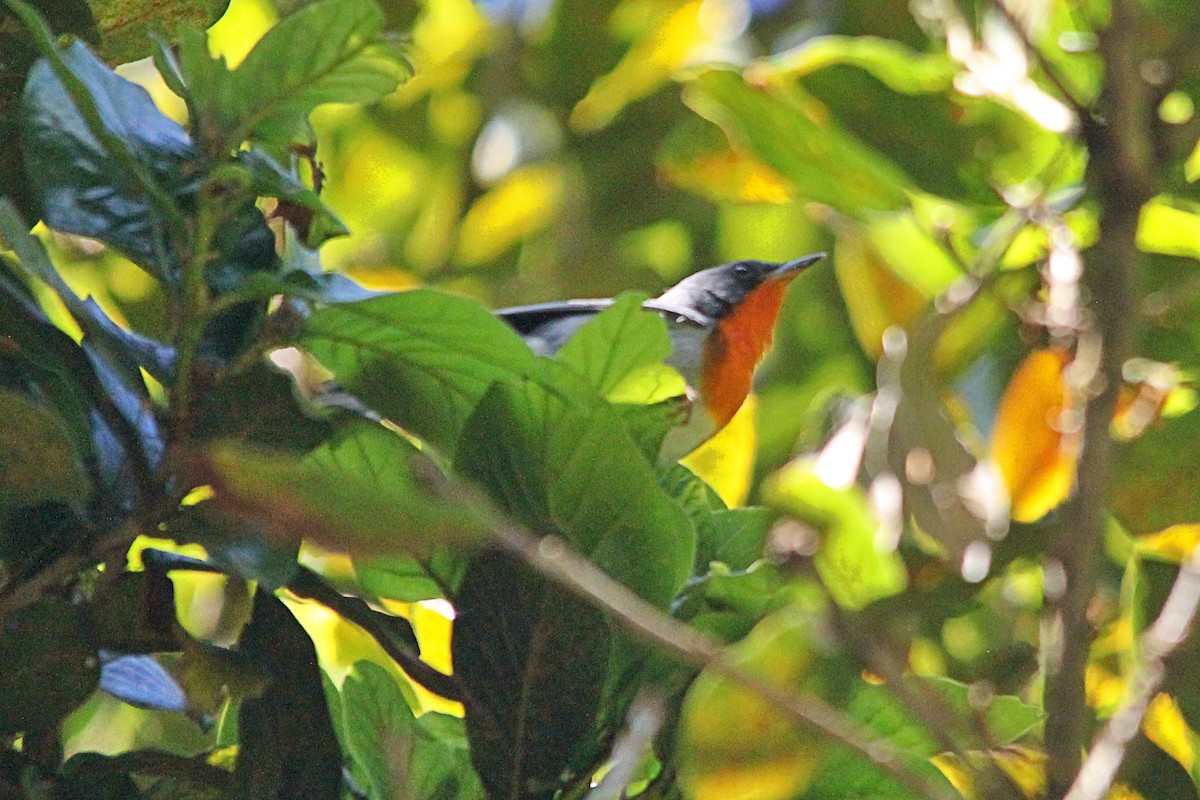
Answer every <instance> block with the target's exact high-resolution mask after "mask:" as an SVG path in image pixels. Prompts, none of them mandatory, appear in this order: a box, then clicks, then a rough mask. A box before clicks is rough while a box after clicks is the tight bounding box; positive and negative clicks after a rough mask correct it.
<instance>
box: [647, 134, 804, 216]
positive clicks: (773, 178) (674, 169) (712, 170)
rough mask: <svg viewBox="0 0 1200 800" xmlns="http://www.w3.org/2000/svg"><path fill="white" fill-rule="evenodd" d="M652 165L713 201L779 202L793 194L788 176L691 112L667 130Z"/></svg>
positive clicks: (789, 198)
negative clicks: (657, 165) (729, 139)
mask: <svg viewBox="0 0 1200 800" xmlns="http://www.w3.org/2000/svg"><path fill="white" fill-rule="evenodd" d="M658 164H659V167H660V168H661V169H662V170H663V172H664V173H665V174H666V176H667V178H668V179H670V181H671V182H672V183H674V184H675V185H676V186H679V187H680V188H683V189H687V190H688V191H691V192H696V193H697V194H700V195H703V196H706V197H710V198H712V199H713V200H725V201H734V202H748V203H785V202H787V201H789V200H791V199H792V198H793V196H794V195H795V189H794V187H793V186H792V183H791V181H789V180H788V179H787V178H784V177H783V176H782V175H780V174H779V173H778V172H776V171H775V170H774V169H772V168H771V167H769V166H767V165H766V164H764V163H763V162H762V161H761V160H759V159H757V158H755V157H754V156H753V155H751V154H750V153H749V152H748V151H746V150H744V149H736V148H734V147H732V146H731V145H730V144H729V141H728V140H727V139H726V138H725V136H723V135H722V134H721V132H720V130H718V129H717V128H716V127H714V126H713V125H711V124H709V123H707V122H705V121H703V120H700V119H698V118H695V117H689V118H688V119H686V120H684V122H683V124H681V125H680V126H679V127H677V128H676V129H675V131H674V132H672V134H671V136H670V137H669V138H668V139H667V141H666V142H665V143H664V144H663V147H662V149H661V150H660V151H659V154H658Z"/></svg>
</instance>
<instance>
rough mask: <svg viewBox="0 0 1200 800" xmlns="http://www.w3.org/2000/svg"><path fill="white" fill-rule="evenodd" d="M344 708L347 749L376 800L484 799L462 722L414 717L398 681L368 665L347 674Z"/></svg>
mask: <svg viewBox="0 0 1200 800" xmlns="http://www.w3.org/2000/svg"><path fill="white" fill-rule="evenodd" d="M340 706H341V708H340V711H341V714H342V719H341V725H340V726H339V728H340V731H341V733H342V738H343V744H344V747H345V750H346V752H347V753H348V754H349V755H350V757H351V758H352V759H353V761H354V764H355V767H356V768H357V769H358V771H359V772H360V774H362V775H363V777H364V779H365V780H364V784H365V785H364V786H363V788H364V789H365V790H366V792H367V796H368V797H370V798H372V800H392V798H402V797H411V798H438V799H439V800H475V798H479V799H480V800H482V798H483V787H482V786H481V785H480V783H479V778H478V776H477V775H476V774H475V772H474V770H473V769H472V767H471V759H470V752H469V750H468V747H467V733H466V728H465V726H464V723H463V720H462V719H460V718H458V717H451V716H447V715H445V714H439V713H437V712H429V713H426V714H423V715H422V716H420V717H416V716H414V715H413V712H412V709H411V708H409V705H408V702H407V701H406V700H405V698H404V693H403V692H402V691H401V690H400V687H399V686H398V685H397V684H396V679H395V678H394V677H392V675H390V674H389V673H388V672H387V671H386V670H385V669H384V668H383V667H381V666H379V665H378V664H373V663H371V662H369V661H359V662H356V663H355V664H354V666H353V667H352V668H351V670H350V672H349V674H347V675H346V678H345V681H344V682H343V683H342V690H341V703H340Z"/></svg>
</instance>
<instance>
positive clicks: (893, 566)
mask: <svg viewBox="0 0 1200 800" xmlns="http://www.w3.org/2000/svg"><path fill="white" fill-rule="evenodd" d="M814 467H815V465H814V463H813V461H812V460H808V459H799V460H796V461H793V462H792V463H791V464H789V465H788V466H786V467H784V468H783V469H782V470H780V471H779V472H778V473H776V474H775V475H773V476H772V477H771V479H770V480H769V481H768V483H767V484H766V485H765V486H764V487H763V491H764V497H765V498H766V500H767V502H768V503H770V504H771V505H772V506H775V507H776V508H779V509H780V510H782V511H785V512H787V513H788V514H790V515H792V516H793V517H795V518H797V519H798V520H800V521H801V522H804V523H805V524H807V525H810V526H812V527H813V528H814V529H816V531H817V532H818V533H819V534H820V536H821V543H820V546H819V549H818V550H817V553H816V555H815V556H813V563H814V565H815V566H816V568H817V572H818V574H820V576H821V579H822V581H823V583H824V585H825V588H826V590H827V591H828V592H829V594H830V595H831V596H832V597H833V599H834V600H836V601H837V602H838V604H839V605H842V606H845V607H847V608H852V609H858V608H862V607H863V606H865V605H867V604H869V603H871V602H872V601H875V600H879V599H880V598H884V597H890V596H891V595H894V594H896V593H897V592H900V591H902V590H903V589H904V587H905V586H906V585H907V583H908V577H907V573H906V572H905V569H904V562H903V561H902V560H901V558H900V556H899V555H898V554H897V553H896V552H895V551H894V550H883V549H881V546H880V543H878V542H877V537H876V532H877V530H878V529H879V524H878V522H877V521H876V520H875V519H874V517H873V515H872V514H871V511H870V508H869V507H868V504H867V497H866V494H865V493H864V492H863V491H862V490H861V489H859V488H858V487H856V486H851V487H848V488H842V489H835V488H833V487H831V486H829V485H827V484H826V483H824V482H823V481H822V480H821V478H820V477H818V475H817V473H816V470H815V468H814ZM884 546H886V545H884Z"/></svg>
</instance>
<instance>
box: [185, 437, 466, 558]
mask: <svg viewBox="0 0 1200 800" xmlns="http://www.w3.org/2000/svg"><path fill="white" fill-rule="evenodd" d="M192 469H193V477H194V478H195V479H196V481H197V483H208V484H210V485H212V486H213V488H214V490H215V497H214V499H213V500H212V501H211V504H212V506H213V507H215V508H216V509H217V510H219V511H221V512H222V513H225V514H229V515H231V516H232V517H234V518H236V519H240V520H245V521H248V522H251V523H253V524H255V525H256V526H258V527H259V528H260V529H261V530H263V531H264V532H265V533H267V534H268V535H269V536H270V538H271V539H272V540H274V541H279V542H287V543H292V544H295V543H297V542H298V541H299V540H300V538H301V537H304V538H306V539H311V540H312V541H314V542H317V543H319V544H322V545H323V546H325V547H328V548H331V549H335V550H340V551H343V552H350V553H364V554H375V555H380V554H392V553H417V554H420V553H427V552H428V551H429V550H430V549H431V548H432V547H433V546H434V545H436V544H439V543H442V542H447V541H454V542H464V541H465V542H470V541H472V540H473V539H475V538H476V537H478V536H480V535H481V534H482V523H481V522H480V521H479V519H478V518H477V517H476V516H475V515H474V514H472V513H471V512H470V511H468V510H466V509H463V508H461V507H459V506H456V505H452V504H451V503H450V502H449V501H448V500H445V499H442V498H439V497H437V496H435V495H434V494H433V493H431V492H430V491H429V490H428V489H427V485H426V483H425V481H426V478H427V477H432V476H433V472H432V470H434V467H433V466H432V464H431V463H428V462H427V460H426V459H425V458H424V457H423V456H421V455H420V454H419V453H418V452H417V450H416V449H415V448H414V447H413V446H412V445H411V444H409V443H408V442H407V441H405V440H404V439H403V438H402V437H401V436H399V435H397V434H396V433H394V432H392V431H389V430H387V429H386V428H384V427H382V426H379V425H376V424H374V423H371V422H367V421H364V420H352V421H350V422H348V423H346V424H344V425H343V426H342V427H341V428H340V429H339V430H338V431H337V433H336V434H335V436H334V437H333V438H332V439H330V440H329V441H328V442H326V443H325V444H323V445H322V446H320V447H318V448H317V449H315V450H313V451H312V452H311V453H309V454H308V455H306V456H298V455H296V454H294V453H290V452H287V451H280V450H273V449H265V448H258V447H252V446H246V445H239V444H236V443H233V442H229V441H225V442H219V443H215V444H213V445H212V446H210V447H209V448H207V449H206V450H203V451H201V452H199V453H197V454H196V456H195V457H194V459H193V463H192ZM422 470H430V471H431V472H430V473H429V476H426V475H425V474H423V473H422ZM433 479H434V480H436V479H437V478H433ZM202 508H203V506H202Z"/></svg>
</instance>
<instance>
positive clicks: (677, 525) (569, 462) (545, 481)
mask: <svg viewBox="0 0 1200 800" xmlns="http://www.w3.org/2000/svg"><path fill="white" fill-rule="evenodd" d="M553 366H554V365H547V370H546V375H547V376H551V375H553V376H555V377H556V378H558V383H559V385H560V386H561V387H562V388H560V389H559V390H558V391H553V392H552V391H548V390H547V389H545V388H543V386H542V385H541V384H537V383H533V382H531V381H526V382H523V383H498V384H496V385H495V386H493V388H492V389H491V391H489V392H488V393H487V395H485V397H484V398H483V400H481V401H480V403H479V405H478V406H477V407H476V409H475V413H474V414H473V415H472V417H471V419H470V421H469V422H468V423H467V425H466V427H465V429H464V430H463V435H462V441H461V443H460V445H459V449H458V454H457V456H456V458H455V464H456V467H457V468H458V470H460V471H461V472H463V473H464V474H465V475H466V476H467V477H469V478H471V479H473V480H475V481H476V482H478V483H480V484H481V485H482V486H484V487H485V488H487V489H488V490H489V491H490V492H491V493H492V496H493V497H494V498H495V499H496V500H497V502H499V504H500V505H501V507H502V508H504V509H505V510H506V511H507V512H508V513H510V514H512V515H513V516H515V517H516V518H518V519H520V520H522V521H523V522H525V523H526V524H527V525H529V526H530V527H532V528H534V529H538V530H541V529H547V528H549V529H553V530H557V531H559V532H560V533H561V534H562V535H563V536H564V537H565V538H566V539H567V540H568V541H569V542H571V544H572V545H573V546H574V547H575V548H577V549H578V550H579V551H580V552H582V553H584V554H585V555H588V556H590V557H591V558H592V560H594V561H595V562H596V563H597V564H598V565H599V566H600V567H601V568H603V569H605V570H606V571H607V572H608V573H609V574H610V575H612V576H613V577H614V578H616V579H617V580H619V581H621V582H622V583H624V584H625V585H626V586H629V587H630V588H631V589H633V590H634V591H636V592H638V593H639V594H641V595H642V596H643V597H645V598H647V599H648V600H651V601H652V602H655V603H658V604H659V605H665V604H666V603H667V602H668V601H669V600H670V599H671V598H672V597H673V596H674V595H675V593H676V592H677V591H678V590H679V588H680V587H681V586H682V585H683V582H684V581H685V580H686V579H687V578H688V576H689V575H690V574H691V568H692V563H693V559H694V557H695V533H694V531H693V529H692V526H691V525H690V523H689V520H688V519H687V516H686V514H684V512H683V510H682V509H681V508H680V507H679V506H678V505H677V504H676V503H674V502H673V501H672V500H671V499H670V498H668V497H667V496H666V495H665V494H664V493H663V491H662V490H661V489H660V488H659V486H658V483H657V479H656V477H655V475H654V471H653V470H652V469H651V467H650V465H649V464H648V463H647V461H646V460H645V458H644V457H643V456H642V454H641V453H639V452H638V450H637V447H636V445H634V443H633V441H632V440H631V439H630V438H629V436H628V434H626V433H625V430H624V427H623V426H622V424H621V420H620V417H618V416H617V415H616V413H615V412H614V411H613V409H612V408H611V407H610V406H608V405H607V404H606V403H603V402H600V401H599V400H598V399H597V398H594V397H591V398H590V399H589V397H588V392H587V390H586V387H574V391H572V390H570V389H568V388H567V387H571V385H572V379H573V375H571V374H570V373H566V372H565V370H563V369H562V368H558V369H554V368H553Z"/></svg>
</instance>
